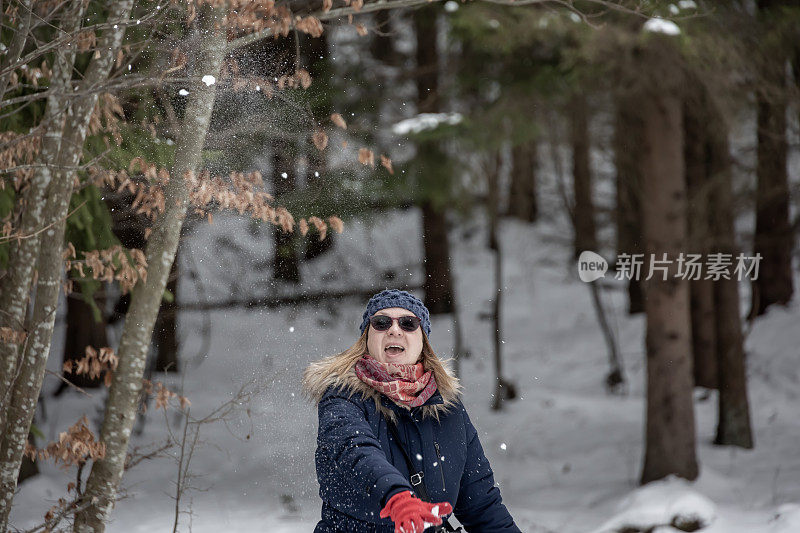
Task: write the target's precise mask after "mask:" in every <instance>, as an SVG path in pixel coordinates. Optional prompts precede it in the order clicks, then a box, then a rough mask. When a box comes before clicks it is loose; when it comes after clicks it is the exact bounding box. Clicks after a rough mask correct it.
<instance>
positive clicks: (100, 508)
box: [74, 7, 226, 533]
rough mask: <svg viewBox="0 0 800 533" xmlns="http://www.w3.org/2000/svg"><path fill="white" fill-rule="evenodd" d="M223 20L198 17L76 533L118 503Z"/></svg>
mask: <svg viewBox="0 0 800 533" xmlns="http://www.w3.org/2000/svg"><path fill="white" fill-rule="evenodd" d="M221 19H222V13H221V9H220V8H217V9H216V10H212V9H211V8H208V7H204V9H203V12H202V13H201V16H200V17H199V21H198V22H199V26H200V29H199V31H198V32H197V33H195V35H198V34H200V33H202V34H204V35H205V37H204V38H203V39H202V43H203V45H204V47H205V48H204V49H202V50H200V51H199V52H198V55H199V57H198V58H197V61H196V63H195V64H196V65H197V68H196V69H195V76H194V78H195V79H194V81H193V83H192V85H194V87H192V88H191V89H190V95H189V97H188V102H187V108H186V114H185V118H184V122H183V127H182V129H181V135H180V136H179V138H178V142H177V146H176V150H175V163H174V165H173V168H172V172H171V174H170V176H171V177H170V180H169V182H168V184H167V188H166V191H165V200H166V203H165V205H166V211H164V212H163V213H162V214H161V215H160V216H159V218H158V220H157V223H156V224H155V226H154V229H153V233H152V234H151V236H150V239H149V240H148V243H147V251H146V255H147V265H148V266H147V280H146V282H144V283H142V282H141V281H140V282H139V284H137V286H136V287H135V288H134V290H133V296H132V298H131V305H130V309H129V311H128V315H127V318H126V320H125V326H124V328H123V331H122V338H121V340H120V346H119V351H118V356H119V366H118V367H117V370H116V372H114V379H113V382H112V384H111V388H110V390H109V396H108V400H107V402H106V412H105V417H104V419H103V427H102V430H101V436H100V438H101V440H102V442H103V443H105V445H106V456H105V458H104V459H101V460H98V461H95V462H94V464H93V465H92V471H91V473H90V474H89V478H88V480H87V482H86V490H85V492H84V499H83V501H84V502H91V503H90V504H89V505H88V506H87V507H86V508H85V509H84V510H82V511H80V512H79V513H78V514H77V515H76V516H75V525H74V530H75V531H76V532H78V533H86V532H102V531H104V530H105V522H106V520H108V517H109V514H110V513H111V509H112V507H113V505H114V501H115V499H116V494H117V488H118V486H119V482H120V480H121V478H122V471H123V467H124V464H125V455H126V452H127V449H128V441H129V438H130V434H131V428H132V427H133V423H134V420H135V418H136V407H137V405H138V398H139V394H140V392H141V388H142V376H143V374H144V369H145V363H146V360H147V351H148V348H149V346H150V339H151V336H152V333H153V325H154V323H155V320H156V315H157V314H158V309H159V306H160V304H161V299H162V296H163V294H164V289H165V288H166V285H167V277H168V276H169V272H170V268H171V267H172V262H173V260H174V258H175V252H176V250H177V248H178V239H179V237H180V230H181V225H182V224H183V220H184V218H185V217H186V210H187V206H188V200H189V198H188V190H187V186H186V182H185V179H184V174H185V173H187V172H196V171H197V169H198V167H199V166H200V163H201V151H202V148H203V144H204V141H205V137H206V133H207V131H208V126H209V122H210V120H211V111H212V108H213V106H214V94H215V89H216V85H212V86H210V87H207V86H206V85H205V84H204V83H202V82H201V81H200V79H199V78H200V76H201V75H204V74H212V75H217V73H218V72H219V71H220V66H221V64H222V59H223V57H224V55H225V43H226V39H225V33H224V31H222V30H219V29H215V24H217V25H218V24H219V23H220V21H221Z"/></svg>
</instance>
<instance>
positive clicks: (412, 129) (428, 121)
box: [392, 113, 463, 135]
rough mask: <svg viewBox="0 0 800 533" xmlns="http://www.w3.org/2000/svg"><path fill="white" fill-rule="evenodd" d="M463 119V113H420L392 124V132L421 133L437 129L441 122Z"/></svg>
mask: <svg viewBox="0 0 800 533" xmlns="http://www.w3.org/2000/svg"><path fill="white" fill-rule="evenodd" d="M462 119H463V117H462V116H461V113H420V114H419V115H417V116H415V117H412V118H407V119H405V120H401V121H400V122H398V123H397V124H395V125H394V126H392V132H393V133H394V134H395V135H407V134H408V133H419V132H421V131H425V130H433V129H436V128H437V127H438V126H439V125H440V124H451V125H452V124H458V123H460V122H461V120H462Z"/></svg>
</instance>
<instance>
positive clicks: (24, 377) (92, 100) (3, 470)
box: [0, 0, 133, 530]
mask: <svg viewBox="0 0 800 533" xmlns="http://www.w3.org/2000/svg"><path fill="white" fill-rule="evenodd" d="M78 4H83V2H78ZM132 5H133V0H122V1H118V2H116V3H115V4H114V5H113V7H112V9H111V10H110V12H109V18H110V20H114V21H120V20H125V19H127V18H128V15H129V14H130V10H131V7H132ZM81 9H82V8H76V12H77V13H78V15H80V14H81V13H82V11H81ZM78 20H80V19H78ZM124 32H125V29H124V25H117V28H109V29H108V30H106V31H105V32H104V33H103V34H102V35H101V37H100V38H99V40H98V47H97V49H98V52H99V53H98V54H97V55H96V56H95V57H94V58H93V59H92V62H91V63H90V64H89V67H88V68H87V70H86V73H85V75H84V78H83V80H82V81H81V82H80V86H79V91H80V92H79V94H85V95H86V96H82V97H79V98H76V99H74V100H73V101H72V103H71V106H70V107H69V109H68V112H67V117H66V121H65V124H64V130H63V134H64V140H63V142H61V146H60V150H59V153H58V157H57V158H56V159H55V161H56V163H57V165H58V166H57V170H56V171H55V172H54V173H53V179H52V182H51V183H50V186H49V188H48V190H47V203H46V205H45V209H44V213H45V215H44V216H43V217H42V218H43V223H44V224H45V225H46V226H48V229H47V230H46V231H45V232H44V233H43V234H42V237H41V239H40V240H41V249H40V253H39V259H38V264H37V267H38V271H39V279H38V283H37V286H36V299H35V301H34V307H33V316H32V322H31V324H30V327H29V328H28V329H29V331H30V338H29V339H28V340H27V342H26V344H25V350H24V354H23V358H22V362H21V364H20V367H19V371H18V377H17V379H16V380H15V381H14V384H13V387H12V389H11V394H10V401H9V402H8V409H7V412H8V419H7V421H6V424H5V428H4V429H5V430H4V432H3V440H2V444H0V529H3V530H4V529H5V527H6V525H7V522H8V516H9V513H10V511H11V501H12V499H13V497H14V490H15V488H16V482H17V475H18V473H19V468H20V465H21V463H22V454H23V451H24V450H25V444H26V442H27V437H28V431H29V429H30V425H31V422H32V421H33V415H34V413H35V411H36V403H37V400H38V398H39V392H40V390H41V387H42V380H43V379H44V373H45V365H46V363H47V356H48V354H49V353H50V343H51V340H52V336H53V324H54V322H55V314H56V308H57V307H58V294H59V287H60V284H61V271H62V264H63V260H62V257H61V251H62V249H63V246H64V229H65V227H66V217H67V213H68V210H69V200H70V197H71V196H72V189H73V184H74V182H75V175H74V171H72V170H69V169H72V168H74V167H76V166H77V165H78V163H79V162H80V159H81V156H82V154H83V143H84V141H85V139H86V131H87V129H88V127H89V120H90V118H91V116H92V112H93V110H94V108H95V105H96V104H97V92H96V91H95V89H96V87H97V86H99V85H100V84H102V83H103V82H104V81H105V80H106V79H107V78H108V74H109V72H110V70H111V65H112V64H113V61H114V55H115V54H116V51H117V50H118V49H119V47H120V45H121V44H122V37H123V35H124ZM48 163H52V160H51V161H48Z"/></svg>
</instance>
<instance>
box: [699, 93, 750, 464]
mask: <svg viewBox="0 0 800 533" xmlns="http://www.w3.org/2000/svg"><path fill="white" fill-rule="evenodd" d="M706 108H707V109H708V110H709V111H712V113H713V115H712V116H711V118H710V119H709V120H707V121H706V123H707V124H708V128H709V157H708V160H709V162H710V164H709V167H710V168H709V176H710V179H711V184H712V188H711V193H710V195H711V199H710V203H711V205H713V206H714V209H713V211H711V220H710V227H711V232H712V235H713V242H714V249H715V250H716V251H718V252H721V253H728V254H731V256H732V257H733V258H735V257H736V255H737V254H738V252H739V249H738V246H737V245H736V234H735V231H734V208H733V185H732V170H731V161H730V153H729V148H728V132H727V128H726V127H725V124H724V121H723V118H722V116H721V114H720V113H719V112H718V111H716V110H715V108H714V107H713V105H712V104H709V105H708V106H706ZM739 302H740V301H739V284H738V280H737V279H736V277H735V276H731V279H724V278H721V279H719V280H718V281H715V282H714V308H715V313H714V316H715V324H714V325H715V332H716V338H717V344H716V349H717V362H718V364H717V368H718V385H719V412H718V424H717V435H716V438H715V440H714V443H715V444H725V445H734V446H740V447H742V448H748V449H749V448H752V447H753V433H752V430H751V427H750V406H749V402H748V399H747V372H746V369H745V352H744V340H743V338H742V321H741V317H740V315H739Z"/></svg>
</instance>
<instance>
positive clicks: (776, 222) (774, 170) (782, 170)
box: [750, 97, 794, 316]
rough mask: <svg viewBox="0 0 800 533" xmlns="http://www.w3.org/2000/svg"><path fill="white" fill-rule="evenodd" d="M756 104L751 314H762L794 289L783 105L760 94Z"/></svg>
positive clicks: (785, 302) (782, 300)
mask: <svg viewBox="0 0 800 533" xmlns="http://www.w3.org/2000/svg"><path fill="white" fill-rule="evenodd" d="M757 105H758V148H757V153H758V165H757V169H756V174H757V177H758V186H757V189H756V232H755V242H754V246H753V251H754V253H755V254H761V264H760V267H759V275H758V278H757V279H755V280H753V302H752V308H751V311H750V314H751V316H758V315H761V314H763V313H764V312H765V311H766V310H767V308H768V307H769V306H770V305H772V304H787V303H788V302H789V301H790V300H791V299H792V294H793V292H794V288H793V284H792V270H791V259H792V249H793V235H792V228H791V225H790V224H789V182H788V176H787V169H786V154H787V143H786V105H785V103H783V102H770V101H767V100H765V99H764V98H763V97H762V98H760V99H759V101H758V104H757Z"/></svg>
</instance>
